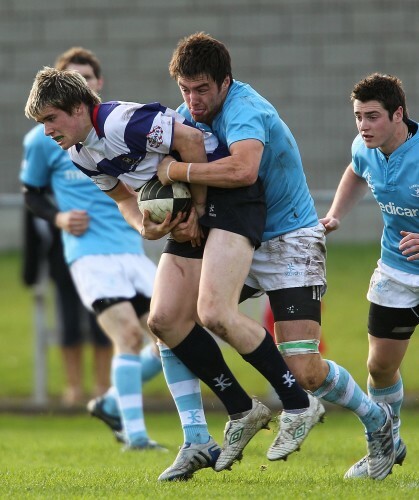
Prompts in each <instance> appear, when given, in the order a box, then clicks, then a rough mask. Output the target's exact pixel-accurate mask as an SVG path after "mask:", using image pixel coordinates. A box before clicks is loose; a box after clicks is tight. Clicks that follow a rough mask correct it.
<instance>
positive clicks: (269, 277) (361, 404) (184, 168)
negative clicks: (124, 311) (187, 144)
mask: <svg viewBox="0 0 419 500" xmlns="http://www.w3.org/2000/svg"><path fill="white" fill-rule="evenodd" d="M169 71H170V75H171V76H172V77H173V78H174V79H175V80H176V82H177V84H178V85H179V88H180V91H181V93H182V97H183V99H184V104H182V105H181V106H180V107H179V109H178V111H179V112H180V113H181V114H182V115H184V116H185V117H186V118H187V119H188V120H190V121H191V122H192V123H194V124H198V126H201V124H202V126H203V127H205V126H206V127H207V128H208V127H209V128H208V130H210V131H211V132H213V133H214V135H215V136H216V137H217V138H218V140H219V141H220V143H221V144H225V145H227V146H228V148H229V150H230V153H231V155H230V156H228V157H225V158H223V159H220V160H218V161H215V162H213V163H212V164H211V165H208V164H197V163H192V164H191V165H190V164H187V163H184V162H174V163H171V165H170V178H169V176H168V175H167V173H168V170H169V168H168V162H169V161H171V160H170V158H167V159H165V160H164V161H163V162H162V163H161V165H160V166H159V170H158V172H159V173H158V175H159V178H160V180H161V181H162V182H163V183H164V184H167V183H170V182H172V181H174V180H177V181H185V180H188V181H190V182H191V183H197V184H204V185H208V186H216V187H227V188H229V187H230V188H231V187H237V186H246V185H248V184H249V182H251V180H253V179H254V178H255V176H256V175H259V176H260V178H261V179H262V182H263V185H264V190H265V195H266V204H267V221H266V226H265V231H264V234H263V241H262V245H261V247H260V248H258V249H256V251H255V253H254V257H253V262H252V265H251V267H250V274H249V276H248V278H247V279H246V281H245V286H244V288H243V291H242V293H241V297H240V301H243V300H245V299H246V298H249V297H251V296H253V295H255V294H257V293H260V292H261V291H263V292H266V294H267V295H268V297H269V301H270V305H271V307H272V310H273V314H274V319H275V334H276V338H277V341H278V343H279V345H278V348H279V350H280V351H281V352H282V354H283V355H284V357H285V359H286V361H287V364H288V365H289V367H290V369H291V372H292V373H293V374H294V375H295V376H296V378H297V380H298V381H299V382H300V384H301V385H302V386H303V387H304V388H305V389H307V390H310V391H311V392H312V394H314V395H315V396H317V397H319V398H323V399H324V400H326V401H328V402H331V403H334V404H337V405H339V406H342V407H345V408H347V409H349V410H352V411H353V412H354V413H355V414H356V415H357V416H358V417H359V419H360V420H361V422H362V423H363V424H364V426H365V428H366V431H367V446H368V450H369V461H368V467H369V474H370V476H371V477H374V478H380V479H381V478H383V477H385V476H386V475H387V474H389V473H390V472H391V469H392V466H393V464H394V446H393V441H392V411H391V408H390V407H389V406H388V405H387V404H386V403H378V404H377V403H375V402H374V401H372V400H371V399H369V398H368V396H367V395H366V394H365V393H364V392H363V391H362V390H361V388H360V387H359V386H358V385H357V384H356V383H355V381H354V379H353V378H352V376H351V375H350V374H349V373H348V372H347V371H346V370H345V369H344V368H343V367H341V366H339V365H337V364H336V363H335V362H333V361H328V360H324V359H323V358H322V356H321V354H320V353H319V349H318V347H319V342H320V322H321V297H322V294H323V293H324V291H325V286H326V276H325V258H326V248H325V236H324V232H325V231H324V227H323V225H322V224H321V223H320V222H319V220H318V217H317V214H316V211H315V208H314V203H313V199H312V197H311V195H310V192H309V189H308V186H307V182H306V178H305V174H304V170H303V166H302V162H301V157H300V154H299V151H298V146H297V144H296V142H295V139H294V137H293V136H292V134H291V132H290V130H289V129H288V127H287V126H286V124H285V123H284V122H283V121H282V120H281V118H280V117H279V116H278V113H277V112H276V110H275V109H274V107H273V106H272V105H271V104H270V103H269V102H268V101H266V99H264V98H263V97H262V96H260V95H259V94H258V93H257V92H256V91H255V90H253V89H252V88H251V87H250V86H249V85H248V84H244V83H241V82H239V81H236V80H233V78H232V71H231V60H230V54H229V52H228V50H227V48H226V47H225V46H224V45H223V44H222V43H221V42H219V41H218V40H216V39H214V38H212V37H211V36H209V35H206V34H205V33H195V34H193V35H190V36H188V37H185V38H184V39H182V40H180V42H179V43H178V46H177V48H176V49H175V51H174V53H173V56H172V59H171V61H170V64H169ZM210 189H211V188H208V192H210ZM214 205H215V210H214V213H215V214H216V215H217V205H216V204H214ZM243 220H244V223H248V222H249V221H248V219H247V218H246V216H244V217H243ZM185 230H186V228H185ZM222 252H223V248H222V247H220V250H219V254H218V258H220V256H221V254H222ZM239 255H240V257H239ZM236 258H240V259H241V258H242V254H241V253H237V257H236ZM216 265H218V263H217V262H213V267H214V266H216ZM212 272H213V270H212V269H209V273H210V274H211V273H212ZM226 275H227V272H226ZM204 286H205V285H204ZM210 290H211V291H212V292H213V290H212V289H210ZM208 299H209V300H208V302H207V303H204V304H198V308H199V314H200V316H202V312H201V311H202V310H204V311H205V312H204V314H203V315H204V317H205V316H207V315H209V316H210V317H211V320H212V321H211V323H210V324H208V322H207V323H206V324H207V326H209V327H210V329H211V330H215V332H216V333H218V334H220V330H221V335H220V336H221V337H224V335H223V332H222V327H223V326H224V325H223V323H222V321H223V320H224V318H223V317H221V318H219V317H217V314H218V312H219V311H218V310H216V314H215V315H214V313H213V312H212V311H211V309H213V307H214V303H215V299H214V298H213V297H209V298H208ZM153 302H154V297H153ZM213 316H215V318H214V317H213ZM152 318H153V303H152V307H151V312H150V321H151V320H152ZM217 323H219V324H217ZM213 325H214V326H215V327H214V326H213ZM217 327H218V328H217ZM220 327H221V328H220ZM240 333H241V332H238V336H239V338H240ZM266 338H267V337H266ZM238 350H239V352H243V347H242V350H240V349H238ZM173 351H174V352H175V354H176V355H177V356H178V357H180V355H179V351H178V348H177V349H173ZM259 351H260V353H259V354H260V356H261V357H262V358H263V357H266V361H267V362H269V363H270V364H272V363H275V361H274V359H273V358H272V357H269V358H268V356H267V353H266V351H265V352H263V354H262V350H261V349H259ZM243 357H244V359H246V360H248V358H249V357H250V355H245V356H243ZM162 362H163V369H164V371H165V376H166V378H168V377H167V373H166V367H165V359H164V355H163V353H162ZM254 366H255V365H254ZM281 369H282V367H281V368H279V370H280V371H281ZM191 382H192V381H191ZM191 388H192V389H193V390H195V389H194V387H193V385H192V383H191ZM183 389H184V392H186V385H185V386H184V388H183ZM310 397H311V396H310ZM191 401H192V400H191ZM192 403H193V401H192ZM188 410H189V412H190V414H194V412H195V414H197V415H199V414H200V413H199V412H200V411H202V409H199V408H193V406H192V404H191V406H190V407H189V408H188ZM310 411H311V410H310ZM310 411H308V412H307V413H309V414H310ZM318 411H319V410H318V409H316V410H315V411H313V413H312V414H311V417H310V418H311V419H312V420H313V421H314V422H315V421H317V419H318V418H319V413H318ZM322 411H323V412H324V410H323V409H322ZM182 412H184V413H185V414H186V409H185V408H182ZM302 416H304V413H302V414H298V413H297V414H291V415H290V414H289V412H288V411H285V412H283V413H282V415H281V417H280V429H283V430H284V431H285V432H288V433H290V434H291V432H290V429H289V427H290V426H291V425H294V424H295V423H297V425H298V422H299V424H300V426H301V427H300V428H301V429H302V428H303V427H304V421H303V419H302ZM181 420H182V424H184V425H186V423H185V422H186V419H182V414H181ZM293 421H294V422H293ZM290 422H293V424H290ZM293 428H294V427H293ZM306 431H307V427H306ZM297 434H298V433H297ZM194 447H195V450H196V453H195V455H194V453H193V448H194ZM285 447H286V446H285V445H284V442H283V440H282V436H281V433H280V434H279V435H278V438H277V439H276V440H275V442H274V443H273V445H272V446H271V447H270V449H269V450H268V454H267V456H268V459H270V460H279V459H283V458H285V456H286V454H285V453H284V448H285ZM199 451H200V443H199V441H195V442H192V443H187V445H186V446H185V447H184V449H181V451H180V453H179V455H178V458H177V459H176V461H175V463H174V464H173V465H172V467H169V469H167V470H166V471H165V472H164V473H163V474H162V476H161V479H162V480H171V479H176V478H179V477H184V478H187V477H191V475H192V473H193V472H194V471H195V470H197V469H198V468H200V467H197V466H196V463H197V462H198V460H199V457H198V455H199Z"/></svg>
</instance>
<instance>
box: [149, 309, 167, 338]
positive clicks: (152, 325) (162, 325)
mask: <svg viewBox="0 0 419 500" xmlns="http://www.w3.org/2000/svg"><path fill="white" fill-rule="evenodd" d="M147 325H148V327H149V329H150V330H151V332H153V333H154V335H155V336H156V337H158V338H159V339H161V340H163V341H164V340H165V337H166V335H167V333H168V332H170V329H171V328H172V327H173V323H172V322H170V321H169V318H168V316H167V315H165V314H162V313H154V312H153V311H151V312H150V314H149V316H148V321H147Z"/></svg>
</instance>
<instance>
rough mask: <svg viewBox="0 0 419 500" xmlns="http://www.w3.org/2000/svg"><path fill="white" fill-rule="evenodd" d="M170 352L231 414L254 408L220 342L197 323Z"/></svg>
mask: <svg viewBox="0 0 419 500" xmlns="http://www.w3.org/2000/svg"><path fill="white" fill-rule="evenodd" d="M171 350H172V352H173V353H174V354H175V355H176V356H177V357H178V358H179V359H180V360H181V361H182V362H183V364H184V365H186V366H187V367H188V368H189V369H190V370H191V372H192V373H194V374H195V375H196V376H197V377H199V378H200V379H201V380H202V381H203V382H205V384H207V386H208V387H209V388H210V389H211V390H212V391H213V392H214V393H215V394H216V396H218V397H219V398H220V400H221V402H222V403H223V404H224V406H225V407H226V409H227V412H228V414H229V415H233V414H235V413H242V412H245V411H249V410H251V409H252V399H251V398H250V397H249V396H248V394H247V393H246V391H245V390H244V389H243V388H242V386H241V385H240V384H239V382H238V380H237V379H236V378H235V376H234V375H233V374H232V372H231V370H230V368H229V367H228V366H227V364H226V362H225V361H224V358H223V354H222V352H221V349H220V348H219V346H218V344H217V342H216V341H215V340H214V339H213V338H212V336H211V335H210V334H209V333H208V332H207V331H206V330H205V329H204V328H202V327H201V326H199V325H197V324H196V325H195V326H194V328H193V329H192V330H191V332H190V333H189V335H188V336H187V337H186V338H185V339H184V340H182V342H181V343H180V344H179V345H177V346H176V347H174V348H172V349H171Z"/></svg>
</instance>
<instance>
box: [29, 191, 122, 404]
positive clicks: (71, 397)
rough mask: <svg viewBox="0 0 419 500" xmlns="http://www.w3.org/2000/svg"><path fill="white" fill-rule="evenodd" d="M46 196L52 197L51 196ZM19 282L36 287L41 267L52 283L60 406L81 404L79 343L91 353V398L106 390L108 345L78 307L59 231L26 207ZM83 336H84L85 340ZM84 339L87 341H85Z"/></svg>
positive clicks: (39, 278) (98, 329)
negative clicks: (60, 364)
mask: <svg viewBox="0 0 419 500" xmlns="http://www.w3.org/2000/svg"><path fill="white" fill-rule="evenodd" d="M48 196H50V197H52V196H53V195H52V193H49V194H48ZM23 217H24V221H23V264H22V267H23V269H22V278H23V282H24V283H25V285H27V286H34V285H37V284H40V283H41V282H42V280H43V279H44V276H43V273H44V266H45V265H46V267H47V271H48V274H47V276H48V277H50V278H51V281H52V282H53V283H54V293H55V304H56V307H57V310H56V326H57V331H58V334H59V343H60V349H61V353H62V360H63V366H64V376H65V387H64V392H63V395H62V404H63V405H65V406H68V407H71V406H75V405H80V404H81V403H84V402H85V396H84V391H83V380H84V376H83V343H84V342H85V341H86V340H89V341H90V342H91V344H92V349H93V394H94V395H95V396H99V395H100V394H103V393H104V392H105V391H106V390H108V388H109V385H110V382H109V380H110V379H109V373H110V365H111V359H112V352H113V351H112V344H111V342H110V340H109V339H108V337H107V336H106V335H105V334H104V333H103V332H102V330H101V328H100V327H99V325H98V324H97V321H96V318H95V316H94V315H93V314H91V313H88V312H87V311H86V309H85V308H84V306H83V305H82V303H81V301H80V298H79V296H78V294H77V290H76V289H75V287H74V283H73V280H72V278H71V275H70V271H69V269H68V266H67V264H66V263H65V260H64V255H63V245H62V241H61V231H60V230H59V229H58V228H57V227H56V226H54V225H53V224H51V223H50V222H48V221H46V220H44V219H41V218H40V217H36V216H35V215H34V214H33V213H32V212H31V211H30V210H29V209H28V208H27V207H26V206H25V207H24V213H23ZM86 334H88V335H87V336H86ZM85 337H87V338H85Z"/></svg>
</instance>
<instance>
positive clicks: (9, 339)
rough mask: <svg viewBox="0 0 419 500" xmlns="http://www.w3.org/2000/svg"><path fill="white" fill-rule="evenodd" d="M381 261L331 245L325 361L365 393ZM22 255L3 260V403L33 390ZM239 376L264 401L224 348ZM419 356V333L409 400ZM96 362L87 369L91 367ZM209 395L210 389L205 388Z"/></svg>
mask: <svg viewBox="0 0 419 500" xmlns="http://www.w3.org/2000/svg"><path fill="white" fill-rule="evenodd" d="M378 257H379V248H378V246H377V245H371V244H369V245H329V249H328V270H327V275H328V291H327V294H326V296H325V298H324V312H323V325H322V329H323V337H324V341H325V344H326V353H325V357H328V358H330V359H333V360H334V361H336V362H338V363H340V364H341V365H343V366H345V368H347V369H348V370H349V371H350V372H351V373H352V375H353V376H354V378H355V380H356V381H357V382H358V383H360V384H361V386H362V387H363V388H365V385H366V376H367V371H366V358H367V350H368V345H367V334H366V324H367V314H368V302H367V300H366V298H365V294H366V291H367V287H368V283H369V278H370V275H371V272H372V270H373V268H374V266H375V263H376V261H377V259H378ZM19 273H20V256H19V254H18V253H12V254H11V253H9V254H2V255H0V279H1V284H2V286H1V287H0V331H1V336H2V345H3V350H2V362H1V363H0V380H1V384H0V399H1V398H2V397H3V398H4V397H7V398H16V397H19V398H22V397H28V396H30V394H31V392H32V386H33V370H34V368H33V314H34V313H33V300H32V294H31V291H30V290H28V289H26V288H24V287H23V286H22V284H21V282H20V274H19ZM244 309H245V310H246V311H247V312H248V314H250V315H251V316H252V317H254V318H256V319H259V320H260V319H261V317H262V310H263V307H262V303H261V301H260V300H249V301H247V303H246V304H245V306H244ZM224 352H225V356H226V358H227V359H228V362H229V364H230V365H231V367H232V368H233V371H234V372H235V374H236V375H237V377H238V378H239V379H240V381H241V382H242V383H243V385H244V387H245V388H246V389H247V390H248V392H249V393H251V394H257V395H259V396H262V395H263V394H264V393H266V391H268V384H267V383H266V382H265V380H264V379H263V378H262V377H261V376H260V375H259V374H258V373H257V372H256V371H255V370H254V369H253V368H252V367H251V366H250V365H248V364H247V363H245V362H244V361H243V360H242V358H241V357H240V356H239V355H238V354H237V353H236V352H234V351H233V350H232V349H230V348H228V347H226V348H225V349H224ZM418 357H419V344H418V341H417V334H416V337H415V335H414V336H413V339H412V341H411V345H410V347H409V350H408V353H407V355H406V358H405V362H404V364H403V379H404V384H405V391H406V394H407V396H410V395H412V394H416V393H419V378H418V377H417V375H416V364H417V359H418ZM89 363H90V358H89V357H87V359H86V364H87V368H89ZM90 373H91V370H89V369H86V374H87V377H86V389H87V390H89V388H90V386H91V380H90V377H89V375H90ZM62 386H63V378H62V370H61V367H60V357H59V353H58V349H57V347H56V345H52V346H51V348H50V349H49V352H48V391H49V394H50V395H51V396H57V395H59V394H60V392H61V389H62ZM204 391H206V388H204ZM145 394H146V395H153V396H165V395H167V389H166V387H165V384H164V380H163V377H161V376H160V377H157V378H156V379H155V380H153V381H151V383H149V384H147V386H146V387H145Z"/></svg>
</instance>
